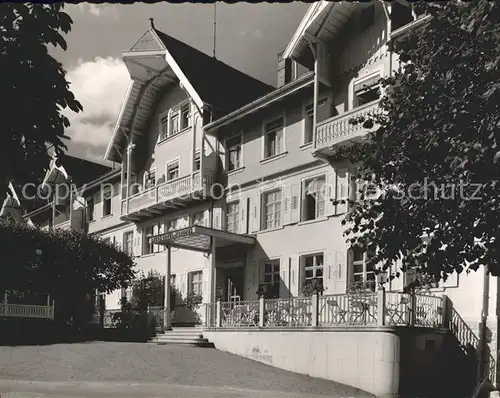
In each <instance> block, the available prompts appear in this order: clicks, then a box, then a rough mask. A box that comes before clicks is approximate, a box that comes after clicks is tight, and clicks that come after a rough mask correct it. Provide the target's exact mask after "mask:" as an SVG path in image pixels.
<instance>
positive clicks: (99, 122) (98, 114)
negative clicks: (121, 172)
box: [64, 57, 130, 157]
mask: <svg viewBox="0 0 500 398" xmlns="http://www.w3.org/2000/svg"><path fill="white" fill-rule="evenodd" d="M67 80H68V81H69V82H70V89H71V91H72V92H73V94H74V95H75V97H76V99H77V100H78V101H80V103H81V104H82V106H83V112H80V113H74V112H72V111H70V110H69V109H66V110H64V114H65V115H66V117H67V118H68V119H69V121H70V122H71V126H70V127H69V129H68V131H67V135H69V136H70V137H71V144H69V145H68V148H72V147H79V148H85V147H88V149H89V151H88V152H89V153H92V155H95V154H96V153H99V152H100V153H101V157H102V156H103V155H104V152H105V149H106V147H107V145H108V142H109V139H110V138H111V133H112V131H113V128H114V126H115V124H116V121H117V118H118V114H119V112H120V108H121V106H122V103H123V100H124V98H125V94H126V92H127V88H128V85H129V81H130V78H129V74H128V71H127V68H126V67H125V65H124V64H123V62H122V61H121V60H120V59H117V58H111V57H108V58H100V57H98V58H95V59H94V60H93V61H88V62H83V61H82V60H79V61H78V64H77V66H76V67H75V68H73V69H71V70H69V71H68V74H67ZM79 152H80V151H79Z"/></svg>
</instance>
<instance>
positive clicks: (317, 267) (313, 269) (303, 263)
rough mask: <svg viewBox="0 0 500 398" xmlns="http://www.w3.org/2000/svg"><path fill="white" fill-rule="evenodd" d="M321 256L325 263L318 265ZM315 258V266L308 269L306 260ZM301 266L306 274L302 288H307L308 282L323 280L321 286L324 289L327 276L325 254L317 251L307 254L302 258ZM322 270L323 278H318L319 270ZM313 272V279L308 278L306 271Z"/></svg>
mask: <svg viewBox="0 0 500 398" xmlns="http://www.w3.org/2000/svg"><path fill="white" fill-rule="evenodd" d="M319 256H321V257H322V258H323V262H322V263H321V265H318V257H319ZM309 257H312V258H313V265H312V266H310V267H308V266H306V258H309ZM300 266H301V267H302V271H303V272H304V277H303V278H302V287H305V286H306V284H307V281H309V280H310V281H313V280H315V279H321V286H323V287H324V275H325V252H322V251H317V252H313V253H305V254H302V255H301V256H300ZM319 269H320V270H321V276H318V275H317V273H318V270H319ZM307 270H311V271H312V272H313V276H312V277H307V276H306V271H307Z"/></svg>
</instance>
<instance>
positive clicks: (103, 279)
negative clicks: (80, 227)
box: [0, 222, 134, 317]
mask: <svg viewBox="0 0 500 398" xmlns="http://www.w3.org/2000/svg"><path fill="white" fill-rule="evenodd" d="M0 241H1V242H2V244H1V245H0V275H1V276H2V277H1V278H0V291H4V290H9V291H18V292H24V293H25V294H26V295H38V296H46V295H47V294H50V296H51V298H52V299H54V300H55V302H56V313H59V315H60V316H62V317H72V316H74V314H75V312H77V308H78V307H81V304H82V300H84V299H85V298H86V297H87V298H88V296H89V294H91V293H93V292H94V291H96V290H98V291H100V292H106V293H109V292H112V291H114V290H116V289H119V288H121V287H125V286H126V285H127V284H128V283H129V282H130V280H131V279H132V278H133V277H134V270H133V266H134V262H133V260H132V259H131V258H130V257H129V256H128V255H127V254H126V253H124V252H122V251H120V250H118V249H117V248H116V247H115V246H112V245H110V244H108V243H106V242H104V241H103V240H101V239H99V238H97V237H94V236H90V235H86V234H83V233H80V232H78V231H66V230H54V231H50V232H46V231H42V230H39V229H35V228H30V227H28V226H26V225H20V224H11V223H8V222H0ZM63 309H65V311H63V313H61V311H62V310H63Z"/></svg>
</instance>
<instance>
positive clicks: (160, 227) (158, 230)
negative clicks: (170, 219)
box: [142, 222, 166, 254]
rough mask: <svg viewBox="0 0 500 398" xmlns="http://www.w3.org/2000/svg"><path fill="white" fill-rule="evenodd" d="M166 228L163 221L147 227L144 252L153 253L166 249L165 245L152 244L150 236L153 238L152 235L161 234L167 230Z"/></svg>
mask: <svg viewBox="0 0 500 398" xmlns="http://www.w3.org/2000/svg"><path fill="white" fill-rule="evenodd" d="M164 230H165V228H164V224H163V223H162V222H159V223H157V224H154V225H151V226H150V227H146V228H145V230H144V243H143V246H142V247H143V249H142V254H153V253H159V252H162V251H164V250H166V247H165V246H163V245H156V244H152V243H150V241H149V238H151V237H152V236H156V235H161V234H162V233H164V232H165V231H164Z"/></svg>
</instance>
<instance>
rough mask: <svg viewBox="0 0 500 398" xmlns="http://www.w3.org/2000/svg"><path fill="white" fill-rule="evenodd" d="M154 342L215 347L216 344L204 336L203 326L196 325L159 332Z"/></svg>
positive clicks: (153, 339)
mask: <svg viewBox="0 0 500 398" xmlns="http://www.w3.org/2000/svg"><path fill="white" fill-rule="evenodd" d="M151 341H152V342H154V343H156V344H159V345H166V344H172V345H184V346H194V347H208V348H214V347H215V346H214V344H213V343H211V342H209V341H208V339H206V338H204V337H203V328H202V327H199V326H194V327H174V328H172V330H168V331H165V332H161V333H158V334H157V335H156V336H155V337H153V338H152V339H151Z"/></svg>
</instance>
